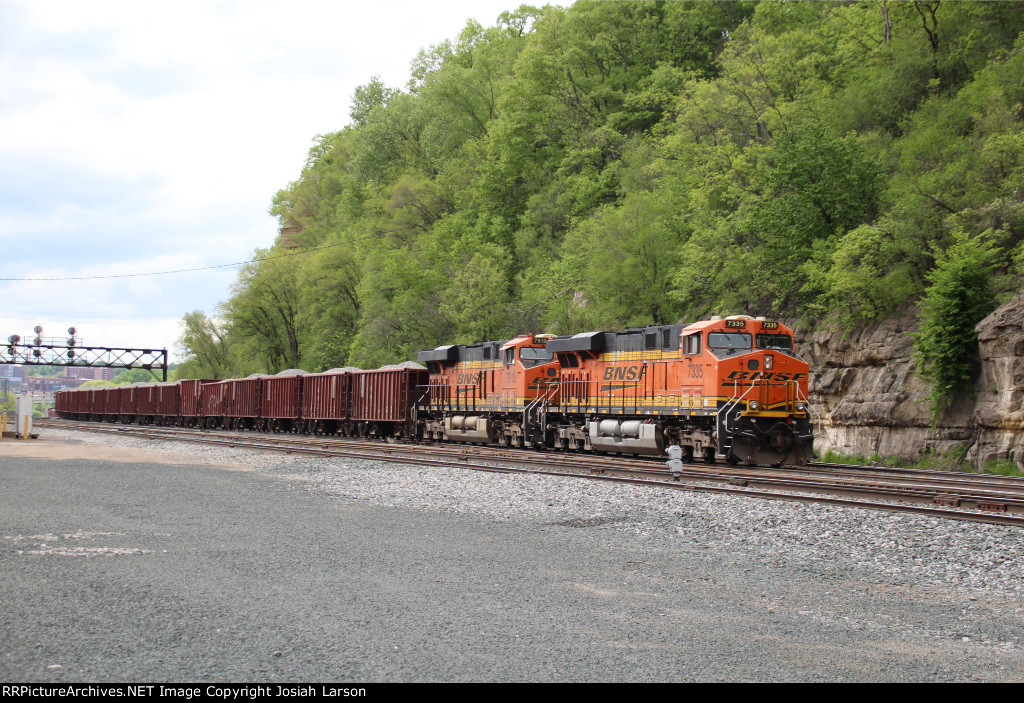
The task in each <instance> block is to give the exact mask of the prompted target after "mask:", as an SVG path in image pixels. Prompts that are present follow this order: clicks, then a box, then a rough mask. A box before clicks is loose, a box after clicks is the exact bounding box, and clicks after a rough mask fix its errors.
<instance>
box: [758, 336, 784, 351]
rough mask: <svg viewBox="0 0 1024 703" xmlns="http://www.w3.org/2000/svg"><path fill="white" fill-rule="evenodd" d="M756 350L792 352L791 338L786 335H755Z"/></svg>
mask: <svg viewBox="0 0 1024 703" xmlns="http://www.w3.org/2000/svg"><path fill="white" fill-rule="evenodd" d="M757 348H758V349H778V350H780V351H784V352H792V351H793V338H792V337H790V336H789V335H788V334H759V335H757Z"/></svg>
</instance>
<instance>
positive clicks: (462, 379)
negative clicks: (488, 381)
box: [455, 371, 484, 386]
mask: <svg viewBox="0 0 1024 703" xmlns="http://www.w3.org/2000/svg"><path fill="white" fill-rule="evenodd" d="M483 377H484V372H483V371H477V372H476V373H460V374H459V378H458V379H457V380H456V381H455V384H456V385H458V386H475V385H476V384H478V383H480V379H481V378H483Z"/></svg>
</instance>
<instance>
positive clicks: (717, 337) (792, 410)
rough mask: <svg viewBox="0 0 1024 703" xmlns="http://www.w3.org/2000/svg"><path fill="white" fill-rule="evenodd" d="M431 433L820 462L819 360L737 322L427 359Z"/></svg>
mask: <svg viewBox="0 0 1024 703" xmlns="http://www.w3.org/2000/svg"><path fill="white" fill-rule="evenodd" d="M419 359H420V361H422V362H426V363H427V367H428V369H429V371H430V387H429V388H428V389H427V392H426V393H425V394H424V397H423V399H422V401H421V403H420V405H419V407H420V419H421V421H422V422H423V425H422V429H423V431H424V434H425V436H427V437H434V438H438V439H440V438H445V439H451V440H457V441H469V442H484V443H493V442H499V443H504V444H506V445H516V446H523V445H524V444H528V445H531V446H534V447H557V448H561V449H575V450H596V451H606V452H617V453H623V454H653V455H663V454H664V453H665V450H666V448H668V447H670V446H673V445H675V446H678V447H680V450H681V454H682V458H683V459H684V460H686V461H689V460H691V459H692V458H693V457H694V456H695V455H696V456H700V457H702V458H703V459H704V461H708V462H712V461H715V460H716V459H723V460H726V461H729V462H732V463H745V464H760V465H765V464H781V463H793V464H802V463H806V462H807V461H808V460H810V459H811V457H812V456H813V447H812V443H813V432H812V425H811V412H812V409H811V408H810V405H809V404H808V402H807V377H808V371H809V367H808V364H807V362H805V361H803V360H801V359H799V358H798V357H796V356H795V355H794V353H793V333H792V330H791V329H790V328H789V327H787V326H785V325H783V324H781V323H779V322H775V321H769V320H765V319H763V318H758V319H755V318H753V317H749V316H745V315H743V316H740V315H737V316H732V317H727V318H724V319H721V318H712V319H711V320H708V321H704V322H698V323H694V324H690V325H659V326H649V327H643V328H634V329H629V330H626V331H625V332H585V333H582V334H577V335H573V336H565V337H551V336H549V335H527V336H522V337H517V338H515V339H513V340H510V341H507V342H485V343H482V344H476V345H471V346H455V345H452V346H448V347H438V348H437V349H434V350H429V351H425V352H421V353H420V356H419Z"/></svg>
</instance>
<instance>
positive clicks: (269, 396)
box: [259, 369, 307, 432]
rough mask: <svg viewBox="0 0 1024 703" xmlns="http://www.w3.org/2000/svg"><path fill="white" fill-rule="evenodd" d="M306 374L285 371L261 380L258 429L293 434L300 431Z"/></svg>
mask: <svg viewBox="0 0 1024 703" xmlns="http://www.w3.org/2000/svg"><path fill="white" fill-rule="evenodd" d="M306 375H307V374H306V372H305V371H303V370H302V369H287V370H285V371H281V372H279V373H278V374H277V375H275V376H267V377H265V378H263V379H262V388H261V391H260V393H261V396H262V398H261V403H262V407H261V409H260V419H261V420H262V422H260V425H261V426H260V427H259V429H266V430H269V431H271V432H294V431H296V430H299V429H301V422H300V418H301V417H302V389H303V381H304V379H305V377H306Z"/></svg>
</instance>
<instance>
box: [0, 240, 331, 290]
mask: <svg viewBox="0 0 1024 703" xmlns="http://www.w3.org/2000/svg"><path fill="white" fill-rule="evenodd" d="M348 244H349V243H348V242H343V243H339V244H324V245H322V246H318V247H313V248H312V249H303V250H302V251H293V252H289V253H287V254H277V255H276V256H266V257H263V258H262V259H250V260H248V261H237V262H235V263H233V264H217V265H216V266H200V267H199V268H192V269H178V270H176V271H152V272H150V273H120V274H111V275H109V276H67V277H64V278H0V281H8V282H29V281H97V280H102V279H108V278H139V277H142V276H167V275H170V274H174V273H192V272H194V271H211V270H213V269H222V268H230V267H232V266H245V265H246V264H256V263H259V262H261V261H271V260H273V259H283V258H285V257H286V256H300V255H303V254H312V253H313V252H314V251H320V250H321V249H331V248H333V247H340V246H346V245H348Z"/></svg>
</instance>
